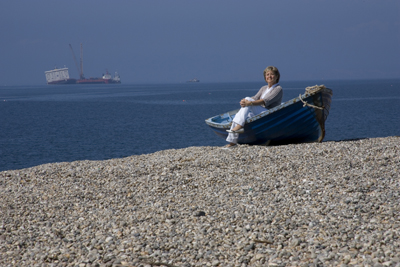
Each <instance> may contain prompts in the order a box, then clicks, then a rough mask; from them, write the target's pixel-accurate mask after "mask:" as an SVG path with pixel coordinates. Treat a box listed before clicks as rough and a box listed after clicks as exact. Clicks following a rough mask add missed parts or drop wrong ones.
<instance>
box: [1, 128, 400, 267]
mask: <svg viewBox="0 0 400 267" xmlns="http://www.w3.org/2000/svg"><path fill="white" fill-rule="evenodd" d="M0 196H1V197H0V214H1V216H0V266H80V267H89V266H140V267H145V266H146V267H147V266H180V267H183V266H185V267H190V266H232V267H236V266H237V267H244V266H349V265H354V266H398V267H400V263H399V255H400V201H399V199H400V137H396V136H394V137H387V138H372V139H361V140H352V141H340V142H323V143H311V144H296V145H286V146H275V147H266V146H248V145H240V146H238V147H237V148H235V149H232V150H228V151H227V150H223V149H221V148H220V147H189V148H184V149H177V150H175V149H170V150H164V151H159V152H156V153H152V154H145V155H138V156H131V157H126V158H120V159H110V160H105V161H75V162H61V163H52V164H44V165H40V166H36V167H32V168H27V169H21V170H8V171H3V172H0Z"/></svg>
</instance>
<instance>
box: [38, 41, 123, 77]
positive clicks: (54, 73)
mask: <svg viewBox="0 0 400 267" xmlns="http://www.w3.org/2000/svg"><path fill="white" fill-rule="evenodd" d="M69 47H70V48H71V52H72V56H73V58H74V61H75V65H76V67H77V69H78V72H79V79H72V78H70V77H69V74H68V68H66V67H65V68H62V69H57V68H55V69H54V70H49V71H45V72H44V73H45V74H46V80H47V84H110V83H121V77H120V76H119V74H118V73H117V72H115V75H114V77H111V75H110V74H109V73H108V70H106V74H103V76H102V77H101V78H92V77H91V78H89V79H87V78H85V76H84V75H83V49H82V44H81V55H80V67H79V65H78V61H77V60H76V57H75V53H74V50H73V49H72V46H71V44H70V45H69Z"/></svg>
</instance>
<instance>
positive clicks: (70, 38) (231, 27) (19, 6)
mask: <svg viewBox="0 0 400 267" xmlns="http://www.w3.org/2000/svg"><path fill="white" fill-rule="evenodd" d="M80 43H82V44H83V65H84V68H83V69H84V74H85V76H86V77H99V76H101V75H102V73H104V72H105V71H106V69H108V71H109V72H111V73H113V72H114V71H118V72H119V74H120V75H121V80H122V83H124V84H128V83H163V82H168V83H174V82H177V83H179V82H185V81H187V80H189V79H192V78H195V77H196V78H198V79H199V80H200V81H202V82H239V81H262V80H263V77H262V72H263V70H264V68H265V67H267V66H268V65H275V66H277V67H278V68H279V70H280V72H281V81H282V80H290V81H293V80H321V79H380V78H400V1H399V0H281V1H278V0H250V1H244V0H240V1H237V0H197V1H196V0H182V1H180V0H179V1H178V0H154V1H153V0H146V1H144V0H141V1H136V0H115V1H104V0H83V1H81V0H79V1H78V0H68V1H67V0H64V1H55V0H35V1H32V0H15V1H11V0H2V1H1V2H0V85H28V84H32V85H40V84H45V83H46V79H45V75H44V71H46V70H51V69H53V68H54V67H55V66H57V67H64V65H65V66H67V67H68V68H69V73H70V76H71V77H72V78H78V76H79V74H78V70H77V68H76V66H75V63H74V60H73V57H72V53H71V50H70V48H69V44H71V45H72V46H73V49H74V52H75V54H76V56H77V58H78V61H79V49H80Z"/></svg>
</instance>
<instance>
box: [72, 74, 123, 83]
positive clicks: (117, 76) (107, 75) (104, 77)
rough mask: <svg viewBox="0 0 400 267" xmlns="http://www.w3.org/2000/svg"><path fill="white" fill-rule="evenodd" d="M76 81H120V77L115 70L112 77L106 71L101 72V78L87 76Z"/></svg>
mask: <svg viewBox="0 0 400 267" xmlns="http://www.w3.org/2000/svg"><path fill="white" fill-rule="evenodd" d="M76 83H79V84H98V83H107V84H108V83H121V78H120V77H119V75H118V73H117V72H115V75H114V77H111V75H110V74H109V73H108V71H107V72H106V74H103V77H102V78H89V79H85V78H83V79H79V80H77V81H76Z"/></svg>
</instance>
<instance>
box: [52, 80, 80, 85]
mask: <svg viewBox="0 0 400 267" xmlns="http://www.w3.org/2000/svg"><path fill="white" fill-rule="evenodd" d="M47 84H76V79H66V80H60V81H52V82H48V83H47Z"/></svg>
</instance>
